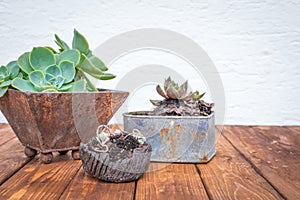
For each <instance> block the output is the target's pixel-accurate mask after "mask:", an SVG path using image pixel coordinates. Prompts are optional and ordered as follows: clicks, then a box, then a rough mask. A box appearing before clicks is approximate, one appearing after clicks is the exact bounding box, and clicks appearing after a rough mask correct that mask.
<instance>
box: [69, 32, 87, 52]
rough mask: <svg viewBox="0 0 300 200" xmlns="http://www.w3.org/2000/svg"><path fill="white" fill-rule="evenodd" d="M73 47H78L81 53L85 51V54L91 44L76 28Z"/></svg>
mask: <svg viewBox="0 0 300 200" xmlns="http://www.w3.org/2000/svg"><path fill="white" fill-rule="evenodd" d="M72 48H73V49H78V50H79V51H80V52H81V53H83V54H85V55H86V54H88V53H89V44H88V42H87V40H86V39H85V37H84V36H83V35H82V34H81V33H79V32H78V31H77V30H76V29H74V37H73V42H72Z"/></svg>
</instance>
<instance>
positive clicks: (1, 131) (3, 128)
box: [0, 123, 16, 145]
mask: <svg viewBox="0 0 300 200" xmlns="http://www.w3.org/2000/svg"><path fill="white" fill-rule="evenodd" d="M14 137H16V135H15V133H14V131H13V130H12V129H11V127H10V126H9V125H8V124H4V123H0V145H2V144H4V143H6V142H8V141H9V140H11V139H13V138H14Z"/></svg>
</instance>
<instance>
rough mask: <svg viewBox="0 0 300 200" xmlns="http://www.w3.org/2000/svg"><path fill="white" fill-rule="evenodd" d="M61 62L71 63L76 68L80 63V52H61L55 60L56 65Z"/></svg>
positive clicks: (72, 50)
mask: <svg viewBox="0 0 300 200" xmlns="http://www.w3.org/2000/svg"><path fill="white" fill-rule="evenodd" d="M62 61H69V62H72V63H74V65H75V66H76V65H78V64H79V62H80V52H79V51H78V50H76V49H69V50H65V51H63V52H61V53H60V54H59V55H58V56H57V58H56V63H57V64H60V63H61V62H62Z"/></svg>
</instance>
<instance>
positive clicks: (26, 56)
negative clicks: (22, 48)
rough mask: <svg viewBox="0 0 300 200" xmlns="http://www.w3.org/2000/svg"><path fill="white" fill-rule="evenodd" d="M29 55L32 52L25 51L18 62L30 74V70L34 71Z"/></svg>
mask: <svg viewBox="0 0 300 200" xmlns="http://www.w3.org/2000/svg"><path fill="white" fill-rule="evenodd" d="M29 56H30V52H25V53H23V54H22V55H21V56H20V57H19V58H18V64H19V67H20V68H21V69H22V70H23V71H24V72H25V73H26V74H29V73H30V72H32V71H33V69H32V67H31V65H30V63H29Z"/></svg>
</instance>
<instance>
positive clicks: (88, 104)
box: [0, 89, 128, 163]
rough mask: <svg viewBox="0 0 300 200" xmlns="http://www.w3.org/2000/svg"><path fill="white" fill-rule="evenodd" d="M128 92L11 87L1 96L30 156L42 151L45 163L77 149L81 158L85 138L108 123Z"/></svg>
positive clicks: (0, 103)
mask: <svg viewBox="0 0 300 200" xmlns="http://www.w3.org/2000/svg"><path fill="white" fill-rule="evenodd" d="M127 96H128V92H122V91H114V90H100V91H99V92H81V93H67V92H65V93H62V92H56V93H47V92H21V91H18V90H13V89H9V90H8V91H7V93H6V94H5V95H4V96H3V97H2V98H0V109H1V111H2V112H3V114H4V115H5V117H6V119H7V120H8V122H9V124H10V126H11V127H12V129H13V130H14V132H15V134H16V135H17V137H18V138H19V140H20V141H21V143H22V144H23V145H24V146H25V154H26V155H27V156H29V157H33V156H35V155H36V153H37V151H39V152H40V153H41V160H42V161H43V162H44V163H50V162H51V161H52V153H51V152H54V151H58V152H60V153H61V154H65V153H67V151H68V150H73V158H76V159H79V153H78V148H79V145H80V142H81V141H82V140H85V141H87V140H88V139H89V138H91V137H93V136H94V135H95V131H96V130H97V127H98V125H99V124H107V123H108V121H109V120H110V119H111V117H112V116H113V114H114V113H115V112H116V111H117V110H118V108H119V107H120V106H121V105H122V103H123V102H124V101H125V99H126V98H127Z"/></svg>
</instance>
